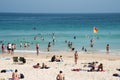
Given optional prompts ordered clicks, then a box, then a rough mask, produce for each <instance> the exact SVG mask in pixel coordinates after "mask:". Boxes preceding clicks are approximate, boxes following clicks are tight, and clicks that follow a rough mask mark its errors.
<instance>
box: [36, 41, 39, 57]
mask: <svg viewBox="0 0 120 80" xmlns="http://www.w3.org/2000/svg"><path fill="white" fill-rule="evenodd" d="M36 52H37V55H38V54H39V44H38V43H37V44H36Z"/></svg>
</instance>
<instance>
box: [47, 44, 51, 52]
mask: <svg viewBox="0 0 120 80" xmlns="http://www.w3.org/2000/svg"><path fill="white" fill-rule="evenodd" d="M50 47H51V44H50V42H49V43H48V48H47V50H48V51H50Z"/></svg>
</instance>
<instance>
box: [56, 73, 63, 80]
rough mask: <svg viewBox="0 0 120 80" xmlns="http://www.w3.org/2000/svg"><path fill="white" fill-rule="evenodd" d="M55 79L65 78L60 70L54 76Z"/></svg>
mask: <svg viewBox="0 0 120 80" xmlns="http://www.w3.org/2000/svg"><path fill="white" fill-rule="evenodd" d="M56 80H65V77H64V75H63V72H62V71H60V72H59V74H58V75H57V77H56Z"/></svg>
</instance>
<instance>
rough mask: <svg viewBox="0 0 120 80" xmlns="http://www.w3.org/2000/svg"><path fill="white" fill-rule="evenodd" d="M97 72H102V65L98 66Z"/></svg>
mask: <svg viewBox="0 0 120 80" xmlns="http://www.w3.org/2000/svg"><path fill="white" fill-rule="evenodd" d="M97 71H103V64H102V63H100V65H98V69H97Z"/></svg>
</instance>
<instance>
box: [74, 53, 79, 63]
mask: <svg viewBox="0 0 120 80" xmlns="http://www.w3.org/2000/svg"><path fill="white" fill-rule="evenodd" d="M74 59H75V64H77V60H78V53H77V51H75V53H74Z"/></svg>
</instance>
